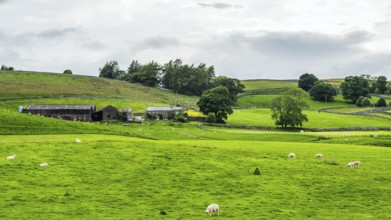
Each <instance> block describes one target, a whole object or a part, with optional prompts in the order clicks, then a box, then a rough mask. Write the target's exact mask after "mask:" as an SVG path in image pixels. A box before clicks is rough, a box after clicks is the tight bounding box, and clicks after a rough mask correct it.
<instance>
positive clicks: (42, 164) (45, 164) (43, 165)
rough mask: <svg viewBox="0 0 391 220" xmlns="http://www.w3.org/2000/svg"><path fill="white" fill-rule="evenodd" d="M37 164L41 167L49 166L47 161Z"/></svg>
mask: <svg viewBox="0 0 391 220" xmlns="http://www.w3.org/2000/svg"><path fill="white" fill-rule="evenodd" d="M39 166H40V167H43V168H48V167H49V165H48V163H41V164H40V165H39Z"/></svg>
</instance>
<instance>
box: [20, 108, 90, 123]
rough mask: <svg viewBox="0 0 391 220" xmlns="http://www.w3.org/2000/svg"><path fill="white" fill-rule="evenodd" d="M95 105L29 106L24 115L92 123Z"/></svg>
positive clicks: (24, 110)
mask: <svg viewBox="0 0 391 220" xmlns="http://www.w3.org/2000/svg"><path fill="white" fill-rule="evenodd" d="M95 111H96V106H95V105H28V106H26V108H24V109H23V110H22V112H23V113H27V114H34V115H42V116H45V117H52V118H59V119H65V120H75V121H91V115H92V114H93V113H94V112H95Z"/></svg>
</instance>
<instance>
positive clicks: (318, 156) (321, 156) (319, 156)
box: [315, 154, 323, 158]
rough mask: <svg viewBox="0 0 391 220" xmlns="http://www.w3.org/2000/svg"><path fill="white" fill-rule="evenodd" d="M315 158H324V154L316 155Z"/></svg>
mask: <svg viewBox="0 0 391 220" xmlns="http://www.w3.org/2000/svg"><path fill="white" fill-rule="evenodd" d="M315 157H317V158H323V154H315Z"/></svg>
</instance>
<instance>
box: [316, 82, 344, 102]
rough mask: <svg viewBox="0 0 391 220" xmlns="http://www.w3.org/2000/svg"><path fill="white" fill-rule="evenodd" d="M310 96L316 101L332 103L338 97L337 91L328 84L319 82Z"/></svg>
mask: <svg viewBox="0 0 391 220" xmlns="http://www.w3.org/2000/svg"><path fill="white" fill-rule="evenodd" d="M309 93H310V96H311V97H312V98H313V99H315V100H316V101H332V100H333V99H334V96H336V95H337V90H336V89H335V88H334V87H333V86H332V85H331V84H328V83H325V82H322V81H318V82H316V83H315V85H314V86H313V87H312V88H311V89H310V91H309Z"/></svg>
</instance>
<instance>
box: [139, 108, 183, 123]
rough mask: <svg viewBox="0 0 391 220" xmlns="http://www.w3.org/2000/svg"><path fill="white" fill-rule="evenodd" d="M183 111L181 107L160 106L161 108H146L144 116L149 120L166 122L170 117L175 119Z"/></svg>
mask: <svg viewBox="0 0 391 220" xmlns="http://www.w3.org/2000/svg"><path fill="white" fill-rule="evenodd" d="M182 111H183V108H182V107H173V106H162V107H147V110H146V115H147V117H148V118H151V119H163V120H167V119H170V117H173V118H176V117H177V116H178V114H179V113H181V112H182Z"/></svg>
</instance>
